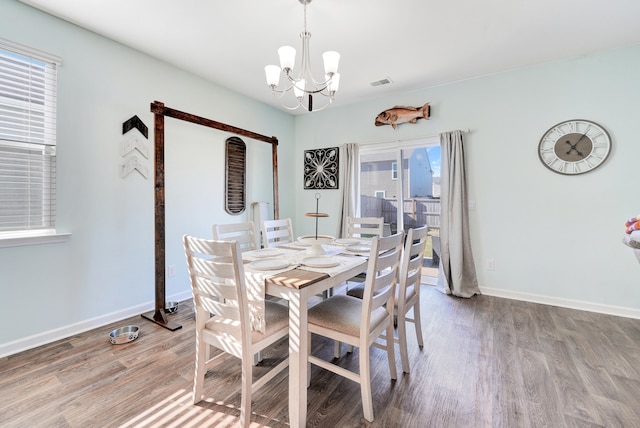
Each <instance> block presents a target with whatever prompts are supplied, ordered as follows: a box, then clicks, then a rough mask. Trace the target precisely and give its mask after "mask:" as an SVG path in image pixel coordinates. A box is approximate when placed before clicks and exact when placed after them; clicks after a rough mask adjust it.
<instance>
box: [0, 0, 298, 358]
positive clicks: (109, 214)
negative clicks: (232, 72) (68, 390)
mask: <svg viewBox="0 0 640 428" xmlns="http://www.w3.org/2000/svg"><path fill="white" fill-rule="evenodd" d="M34 30H35V31H34ZM0 37H2V38H5V39H9V40H12V41H14V42H17V43H21V44H24V45H27V46H31V47H35V48H37V49H40V50H44V51H47V52H50V53H52V54H55V55H58V56H60V57H61V58H62V59H63V65H62V66H61V67H60V69H59V78H58V83H59V98H58V129H57V135H58V152H57V153H58V157H57V161H58V169H57V171H58V181H57V189H58V191H57V199H58V212H57V222H58V224H57V226H58V230H59V231H61V232H71V233H72V236H71V238H70V239H69V240H68V241H67V242H65V243H62V244H47V245H36V246H23V247H14V248H0V301H2V302H3V305H2V306H3V309H2V310H1V311H0V324H2V325H3V326H5V327H6V326H9V325H10V326H12V327H11V328H2V329H1V330H0V355H2V352H1V351H2V345H3V344H6V343H9V342H12V341H16V340H19V339H24V338H25V337H31V336H34V335H39V334H45V335H46V334H47V332H51V331H58V330H59V331H61V332H64V331H73V329H74V328H76V327H77V328H81V327H82V326H89V325H91V323H92V322H93V323H95V322H98V323H99V322H100V320H101V319H109V318H110V317H112V316H114V314H118V313H120V312H122V311H126V310H127V308H132V307H138V306H140V305H143V306H144V305H147V306H148V305H149V303H152V302H153V300H154V284H155V273H154V266H155V261H154V260H155V259H154V257H155V255H154V254H155V252H154V248H155V247H154V180H153V165H154V161H153V154H152V155H151V157H150V159H149V160H148V161H146V165H147V166H148V168H149V171H150V176H149V179H146V180H145V179H144V178H143V177H142V176H141V175H139V174H138V173H137V172H134V173H133V174H131V175H129V176H128V177H126V178H124V179H123V178H121V177H120V175H119V167H120V164H121V163H122V162H123V158H122V157H121V155H120V144H121V142H122V141H123V139H124V137H123V136H122V122H123V121H125V120H127V119H129V118H130V117H131V116H133V115H138V117H140V119H142V121H143V122H144V123H145V124H146V125H147V126H148V127H149V144H150V147H151V148H153V115H152V114H151V113H150V104H151V102H153V101H154V100H158V101H161V102H164V103H165V105H167V106H168V107H172V108H175V109H178V110H182V111H186V112H189V113H193V114H197V115H199V116H203V117H207V118H211V119H214V120H217V121H219V122H223V123H227V124H230V125H233V126H237V127H239V128H243V129H247V130H250V131H253V132H256V133H259V134H262V135H267V136H272V135H273V136H276V137H278V139H279V143H280V145H279V170H280V180H279V181H280V192H281V195H292V194H293V186H292V184H290V180H287V179H285V178H286V177H289V176H292V175H293V173H294V172H293V167H292V165H293V160H292V159H293V153H294V151H293V150H292V148H293V145H294V140H293V135H294V134H293V129H294V119H293V118H292V117H291V116H290V115H287V114H285V113H283V112H280V111H278V110H276V109H273V108H271V107H268V106H266V105H264V104H261V103H257V102H255V101H252V100H250V99H248V98H245V97H243V96H240V95H238V94H236V93H233V92H230V91H228V90H226V89H224V88H221V87H218V86H215V85H212V84H210V83H208V82H206V81H204V80H202V79H200V78H198V77H195V76H193V75H191V74H187V73H185V72H182V71H180V70H178V69H176V68H174V67H171V66H169V65H167V64H166V63H163V62H160V61H158V60H155V59H153V58H150V57H148V56H146V55H144V54H141V53H140V52H137V51H135V50H131V49H129V48H126V47H124V46H122V45H120V44H118V43H115V42H113V41H110V40H107V39H105V38H103V37H99V36H97V35H96V34H94V33H91V32H88V31H85V30H83V29H80V28H78V27H76V26H74V25H71V24H68V23H66V22H63V21H61V20H58V19H56V18H53V17H51V16H49V15H47V14H44V13H41V12H39V11H37V10H35V9H32V8H30V7H28V6H25V5H23V4H21V3H18V2H16V1H14V0H3V1H2V2H0ZM230 136H231V134H228V133H223V132H221V131H216V130H212V129H209V128H205V127H201V126H197V125H193V124H189V123H186V122H181V121H178V120H175V119H170V118H167V119H166V120H165V141H166V148H165V159H166V168H165V169H166V182H165V184H166V243H167V244H166V261H167V264H173V265H175V266H176V268H177V275H176V277H173V278H167V284H166V290H167V295H168V296H172V295H185V294H186V295H187V296H188V295H189V293H190V288H189V283H188V280H187V276H186V267H185V262H184V253H183V250H182V243H181V237H182V234H184V233H191V234H196V235H199V236H211V225H212V224H213V223H216V222H229V221H240V220H241V219H247V218H248V213H249V211H247V212H246V214H243V215H240V216H237V217H231V216H229V215H228V214H226V213H225V211H224V205H223V201H224V197H223V185H224V140H225V139H226V138H229V137H230ZM245 142H246V143H247V153H248V171H249V172H248V201H249V202H251V201H255V200H265V199H266V200H269V199H271V197H272V188H271V171H272V169H271V145H269V144H266V143H263V142H258V141H254V140H248V139H245ZM265 178H267V179H265ZM281 199H282V201H281V207H280V210H281V214H282V215H284V216H288V215H291V214H290V213H291V212H292V210H293V203H294V200H293V198H281ZM141 322H146V323H148V321H144V320H142V319H141ZM60 329H61V330H60ZM65 329H68V330H65ZM108 333H109V332H108V331H107V332H105V340H106V342H105V343H107V344H108V339H107V336H108ZM54 336H55V334H54ZM36 341H37V340H36Z"/></svg>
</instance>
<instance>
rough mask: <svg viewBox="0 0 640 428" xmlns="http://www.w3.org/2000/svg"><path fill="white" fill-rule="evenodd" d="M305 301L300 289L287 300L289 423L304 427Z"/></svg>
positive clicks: (306, 375)
mask: <svg viewBox="0 0 640 428" xmlns="http://www.w3.org/2000/svg"><path fill="white" fill-rule="evenodd" d="M307 302H308V293H307V292H306V291H305V290H304V289H302V290H297V292H292V293H291V298H290V300H289V424H290V425H291V427H292V428H296V427H303V428H304V427H305V426H306V422H307V379H308V373H307V340H308V338H307Z"/></svg>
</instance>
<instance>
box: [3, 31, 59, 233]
mask: <svg viewBox="0 0 640 428" xmlns="http://www.w3.org/2000/svg"><path fill="white" fill-rule="evenodd" d="M60 63H61V62H60V60H59V59H58V58H55V57H53V56H51V55H49V54H46V53H43V52H39V51H36V50H34V49H31V48H27V47H24V46H20V45H17V44H15V43H12V42H9V41H6V40H4V39H0V239H6V238H15V237H25V236H34V235H46V234H55V223H56V92H57V87H56V84H57V83H56V82H57V72H56V71H57V66H58V65H59V64H60Z"/></svg>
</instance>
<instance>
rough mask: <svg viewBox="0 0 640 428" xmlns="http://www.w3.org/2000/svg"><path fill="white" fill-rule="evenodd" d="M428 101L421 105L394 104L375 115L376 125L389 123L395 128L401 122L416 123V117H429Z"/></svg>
mask: <svg viewBox="0 0 640 428" xmlns="http://www.w3.org/2000/svg"><path fill="white" fill-rule="evenodd" d="M429 112H430V108H429V103H425V105H423V106H422V107H407V106H395V107H392V108H390V109H387V110H385V111H383V112H382V113H380V114H379V115H378V116H377V117H376V122H375V124H376V126H382V125H391V126H392V127H393V129H396V126H398V125H399V124H401V123H406V122H409V123H416V122H417V121H418V119H429Z"/></svg>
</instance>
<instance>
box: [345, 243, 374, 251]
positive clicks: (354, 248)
mask: <svg viewBox="0 0 640 428" xmlns="http://www.w3.org/2000/svg"><path fill="white" fill-rule="evenodd" d="M347 251H353V252H354V253H368V252H369V251H371V247H367V246H365V245H350V246H348V247H347Z"/></svg>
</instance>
